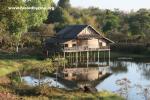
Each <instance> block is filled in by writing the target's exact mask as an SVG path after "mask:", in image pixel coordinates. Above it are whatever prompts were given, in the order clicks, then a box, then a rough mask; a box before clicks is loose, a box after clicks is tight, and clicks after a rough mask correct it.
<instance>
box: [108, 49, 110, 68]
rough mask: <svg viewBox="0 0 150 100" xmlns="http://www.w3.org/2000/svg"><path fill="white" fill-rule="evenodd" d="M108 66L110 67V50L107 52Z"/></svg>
mask: <svg viewBox="0 0 150 100" xmlns="http://www.w3.org/2000/svg"><path fill="white" fill-rule="evenodd" d="M108 65H109V66H110V50H109V61H108Z"/></svg>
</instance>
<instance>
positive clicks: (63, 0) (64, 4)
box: [58, 0, 71, 9]
mask: <svg viewBox="0 0 150 100" xmlns="http://www.w3.org/2000/svg"><path fill="white" fill-rule="evenodd" d="M58 6H59V7H61V8H64V9H68V8H70V7H71V5H70V0H59V1H58Z"/></svg>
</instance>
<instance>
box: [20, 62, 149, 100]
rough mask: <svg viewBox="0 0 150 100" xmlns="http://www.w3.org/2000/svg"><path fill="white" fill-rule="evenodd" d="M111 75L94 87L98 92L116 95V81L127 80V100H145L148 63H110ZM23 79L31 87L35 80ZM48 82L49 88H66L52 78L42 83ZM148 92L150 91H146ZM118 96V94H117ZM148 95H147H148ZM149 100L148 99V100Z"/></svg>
mask: <svg viewBox="0 0 150 100" xmlns="http://www.w3.org/2000/svg"><path fill="white" fill-rule="evenodd" d="M111 71H112V73H113V74H112V75H110V76H109V77H107V78H106V79H104V80H103V81H101V82H98V84H97V85H96V86H95V87H96V88H97V90H98V91H101V90H107V91H111V92H115V93H118V92H117V91H118V90H120V89H121V86H119V85H117V84H116V81H117V80H121V79H124V78H126V79H128V80H129V81H130V83H129V85H130V88H128V91H126V94H127V95H128V96H126V97H127V99H128V100H145V96H144V93H145V92H144V89H145V88H150V61H146V62H144V61H140V62H135V61H112V62H111ZM23 79H24V80H25V81H26V82H27V83H28V84H31V85H36V84H34V82H35V81H38V80H37V79H35V78H33V77H30V76H27V77H23ZM47 80H50V81H51V82H52V83H51V85H50V86H56V85H58V86H59V87H60V88H66V86H65V85H64V84H62V83H59V82H58V83H56V81H55V80H54V78H51V77H46V78H44V79H42V81H47ZM137 86H138V87H137ZM148 91H149V92H150V89H149V90H148ZM118 94H120V93H118ZM148 94H149V93H147V95H148ZM148 100H149V99H148Z"/></svg>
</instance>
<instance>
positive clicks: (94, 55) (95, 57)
mask: <svg viewBox="0 0 150 100" xmlns="http://www.w3.org/2000/svg"><path fill="white" fill-rule="evenodd" d="M93 53H94V62H96V59H95V58H96V56H95V51H94V52H93Z"/></svg>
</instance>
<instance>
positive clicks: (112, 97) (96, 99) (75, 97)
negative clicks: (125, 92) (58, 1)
mask: <svg viewBox="0 0 150 100" xmlns="http://www.w3.org/2000/svg"><path fill="white" fill-rule="evenodd" d="M22 98H23V99H25V100H41V99H42V100H125V99H124V98H123V97H120V96H118V95H116V94H113V93H110V92H107V91H102V92H98V93H83V92H79V91H77V92H67V93H66V92H64V93H63V92H61V93H57V92H55V94H50V96H36V97H35V96H30V97H27V96H25V97H22Z"/></svg>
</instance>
